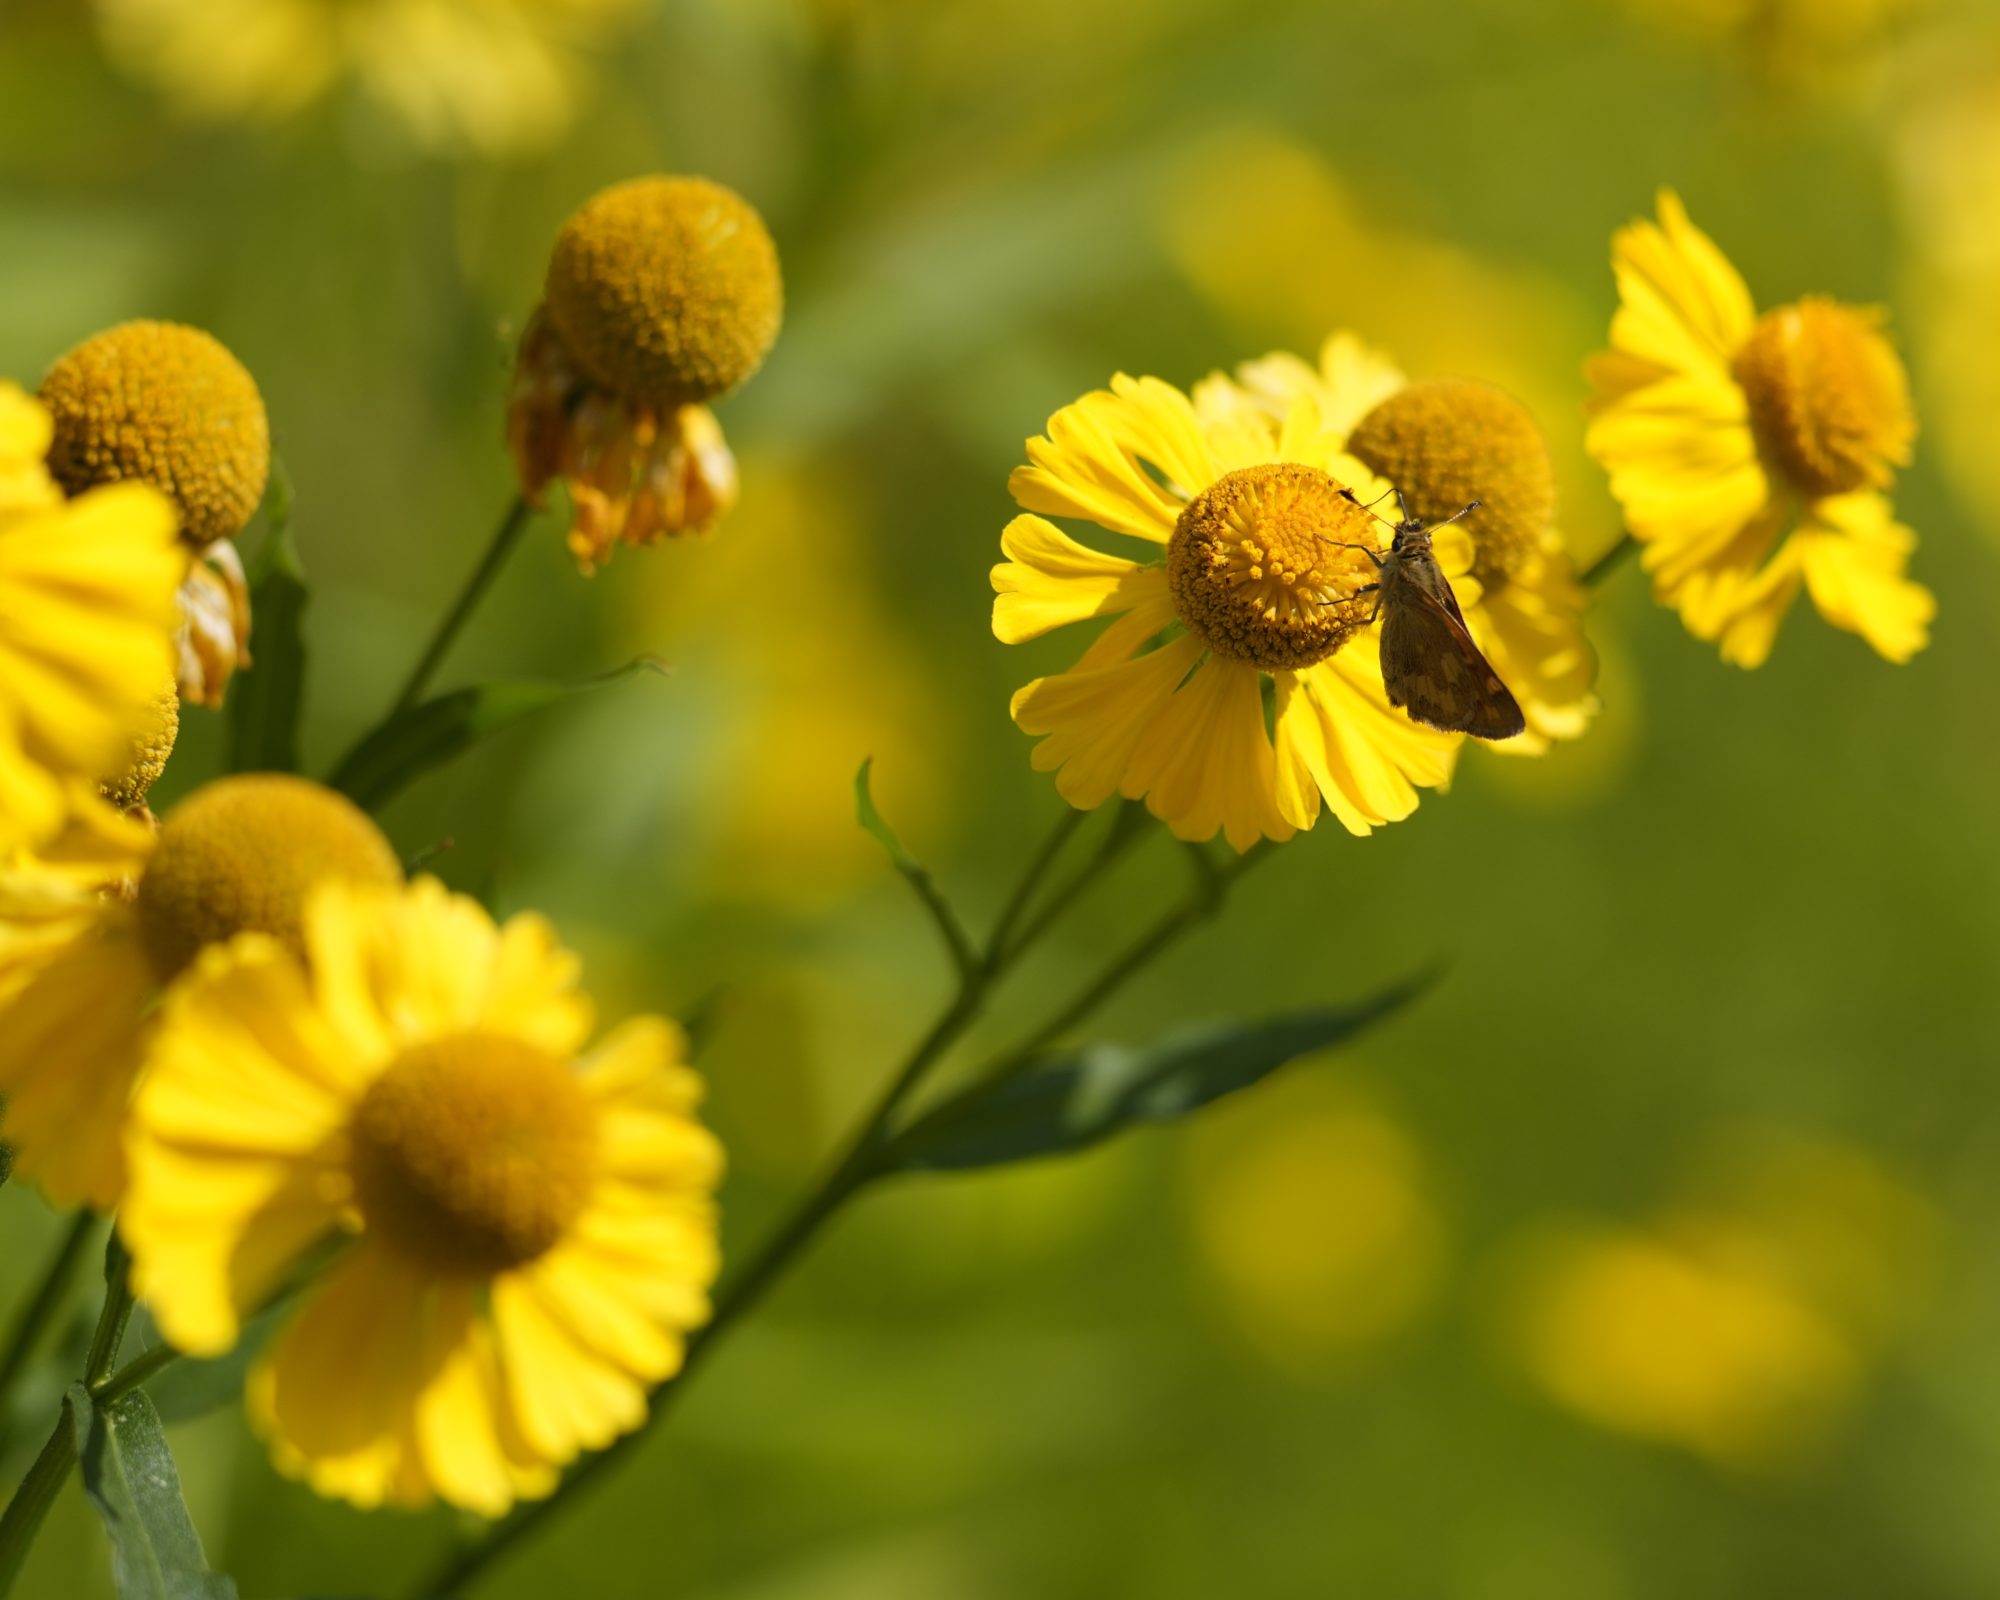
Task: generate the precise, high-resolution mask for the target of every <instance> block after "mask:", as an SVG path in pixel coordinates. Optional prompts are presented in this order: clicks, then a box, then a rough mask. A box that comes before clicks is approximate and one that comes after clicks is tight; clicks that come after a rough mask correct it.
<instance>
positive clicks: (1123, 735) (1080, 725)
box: [1013, 635, 1201, 811]
mask: <svg viewBox="0 0 2000 1600" xmlns="http://www.w3.org/2000/svg"><path fill="white" fill-rule="evenodd" d="M1200 658H1201V645H1200V644H1199V643H1198V642H1197V641H1196V640H1194V639H1192V638H1189V637H1187V636H1186V635H1183V636H1182V637H1180V638H1178V639H1176V640H1174V641H1173V642H1172V643H1171V644H1167V645H1164V646H1162V647H1161V648H1160V649H1158V650H1153V651H1150V652H1148V653H1147V654H1145V655H1142V656H1137V657H1135V658H1133V659H1132V660H1129V661H1120V662H1117V663H1115V664H1112V665H1109V666H1082V665H1079V666H1078V667H1076V668H1075V669H1073V670H1071V671H1069V672H1061V673H1057V674H1056V675H1055V676H1054V677H1050V678H1037V679H1036V680H1035V681H1034V682H1033V683H1031V684H1029V685H1028V686H1027V687H1026V688H1024V689H1022V690H1020V691H1019V692H1018V693H1017V694H1016V695H1015V696H1014V702H1013V713H1014V721H1015V722H1016V723H1017V724H1019V726H1020V727H1021V729H1022V731H1023V732H1025V733H1038V734H1045V735H1047V737H1046V738H1044V739H1043V740H1042V741H1041V742H1040V743H1039V744H1037V745H1036V746H1035V749H1034V753H1033V755H1032V757H1031V760H1032V761H1033V764H1034V766H1035V768H1036V770H1037V771H1040V772H1054V773H1055V774H1056V788H1057V789H1058V790H1059V791H1060V792H1061V794H1062V796H1063V798H1064V799H1066V800H1067V801H1069V803H1070V804H1071V805H1073V806H1077V807H1079V808H1081V809H1082V810H1085V811H1088V810H1092V809H1094V808H1095V807H1097V806H1100V805H1102V804H1103V803H1104V802H1105V801H1106V800H1108V799H1110V798H1111V796H1112V795H1114V794H1116V793H1117V792H1118V789H1119V786H1120V784H1121V783H1122V782H1123V780H1124V777H1125V769H1126V765H1127V763H1128V762H1129V761H1130V760H1131V757H1132V752H1133V750H1134V749H1135V748H1136V747H1137V746H1138V743H1139V740H1140V739H1141V737H1142V736H1143V735H1144V734H1145V731H1146V729H1147V726H1148V725H1149V724H1150V723H1151V722H1152V720H1153V719H1154V718H1155V717H1156V716H1158V715H1159V714H1160V712H1161V711H1162V710H1163V709H1164V708H1165V707H1166V705H1167V703H1168V702H1169V701H1170V700H1171V699H1172V698H1173V693H1174V687H1175V685H1177V684H1178V683H1179V682H1180V681H1181V679H1182V678H1184V677H1186V676H1187V674H1188V671H1189V669H1190V668H1192V667H1193V666H1194V664H1195V662H1196V661H1198V660H1199V659H1200Z"/></svg>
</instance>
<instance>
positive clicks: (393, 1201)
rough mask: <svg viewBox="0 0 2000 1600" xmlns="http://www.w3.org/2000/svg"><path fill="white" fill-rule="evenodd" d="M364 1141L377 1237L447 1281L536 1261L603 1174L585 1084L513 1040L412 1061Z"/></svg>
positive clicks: (458, 1045)
mask: <svg viewBox="0 0 2000 1600" xmlns="http://www.w3.org/2000/svg"><path fill="white" fill-rule="evenodd" d="M353 1137H354V1187H355V1192H356V1195H357V1197H358V1199H359V1201H360V1205H361V1215H362V1218H363V1220H364V1222H365V1223H366V1225H367V1229H368V1231H369V1232H370V1233H372V1234H374V1235H376V1236H377V1237H379V1238H380V1239H382V1240H383V1241H384V1242H385V1243H387V1244H388V1245H389V1246H390V1247H391V1248H392V1249H394V1250H396V1251H398V1252H399V1253H400V1254H402V1255H404V1256H406V1257H408V1258H409V1259H411V1260H413V1261H416V1262H418V1263H421V1264H422V1265H423V1266H425V1267H427V1268H429V1269H431V1270H433V1271H437V1272H445V1273H452V1274H457V1275H465V1276H475V1277H490V1276H491V1275H492V1274H494V1273H496V1272H504V1271H506V1270H507V1269H508V1268H510V1267H518V1266H520V1265H522V1264H523V1263H525V1262H529V1261H532V1260H534V1259H535V1258H536V1257H537V1256H539V1255H541V1254H542V1253H543V1252H544V1251H546V1250H547V1249H548V1248H549V1247H550V1246H551V1245H553V1244H555V1243H556V1241H557V1240H559V1239H560V1238H562V1236H563V1235H564V1233H565V1232H566V1231H567V1230H568V1229H569V1226H570V1224H571V1223H573V1222H574V1221H575V1220H576V1218H577V1216H578V1214H579V1213H580V1212H581V1211H582V1210H583V1207H584V1203H585V1201H586V1200H587V1199H588V1198H589V1195H590V1187H591V1182H592V1179H593V1178H594V1177H595V1174H596V1166H597V1123H596V1119H595V1117H594V1116H593V1115H592V1112H591V1106H590V1102H589V1100H588V1099H587V1098H586V1097H585V1095H584V1092H583V1086H582V1085H581V1084H580V1083H578V1082H577V1079H576V1075H575V1073H574V1072H572V1071H571V1070H570V1068H569V1067H568V1066H567V1065H566V1064H565V1063H564V1062H562V1061H560V1060H558V1059H557V1058H556V1057H554V1056H552V1055H549V1054H548V1053H547V1052H546V1051H543V1050H539V1049H537V1048H536V1047H535V1046H533V1045H530V1044H526V1043H524V1042H522V1041H521V1040H519V1039H513V1038H508V1037H506V1036H504V1035H500V1034H483V1033H466V1034H457V1035H453V1036H450V1037H447V1038H442V1039H432V1040H428V1041H426V1042H425V1043H423V1044H420V1045H416V1046H414V1047H412V1048H411V1049H409V1050H406V1051H405V1052H404V1053H403V1054H402V1055H400V1056H398V1057H397V1058H396V1059H395V1060H394V1061H393V1062H391V1063H390V1065H389V1067H388V1070H386V1071H385V1072H383V1074H382V1075H381V1076H380V1077H378V1078H377V1079H376V1080H375V1081H374V1082H373V1083H372V1084H370V1085H369V1087H368V1092H367V1093H366V1094H365V1095H363V1096H362V1098H361V1105H360V1107H359V1109H358V1110H357V1112H356V1113H355V1118H354V1124H353Z"/></svg>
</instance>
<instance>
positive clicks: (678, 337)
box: [545, 178, 784, 408]
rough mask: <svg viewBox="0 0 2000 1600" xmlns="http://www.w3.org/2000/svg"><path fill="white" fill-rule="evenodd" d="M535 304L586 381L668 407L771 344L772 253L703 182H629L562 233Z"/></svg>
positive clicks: (732, 203)
mask: <svg viewBox="0 0 2000 1600" xmlns="http://www.w3.org/2000/svg"><path fill="white" fill-rule="evenodd" d="M545 303H546V306H547V309H548V315H549V320H550V321H551V322H552V323H553V324H554V325H555V328H556V331H557V333H559V334H560V335H561V337H562V340H563V342H564V344H565V345H566V346H567V347H568V349H569V350H570V352H571V353H572V354H573V355H574V356H575V358H576V360H577V361H578V363H579V364H580V365H581V366H582V367H583V369H584V370H585V371H586V372H587V373H588V374H589V375H590V377H591V378H592V379H593V380H595V381H596V382H597V383H599V384H602V385H603V386H604V387H605V388H607V389H609V390H611V391H612V392H613V393H615V394H617V395H619V396H620V397H621V398H623V399H625V400H627V401H629V402H631V403H633V404H636V405H647V406H658V407H662V408H669V407H673V406H682V405H695V404H699V403H700V402H702V401H704V400H709V399H712V398H714V397H715V396H716V395H718V394H721V393H722V392H723V391H724V390H726V389H733V388H734V387H735V386H736V385H737V384H739V383H741V382H742V381H743V380H744V379H745V378H747V377H749V376H750V374H751V373H753V372H755V371H756V370H757V367H758V364H759V363H760V362H762V361H763V359H764V354H765V352H766V351H768V350H769V349H770V348H771V343H772V341H773V340H774V339H776V338H777V336H778V323H779V320H780V318H781V317H782V315H783V311H784V291H783V287H782V285H781V283H780V281H779V276H778V252H777V247H776V246H774V245H773V244H772V243H771V235H770V234H769V233H768V232H767V231H766V230H765V227H764V222H763V219H762V218H761V217H759V216H758V215H757V212H756V210H755V209H754V208H753V207H752V206H750V205H749V204H748V203H747V202H746V201H744V200H743V199H742V198H741V197H740V196H739V195H737V194H735V193H734V192H732V191H731V190H728V189H725V188H723V187H722V185H720V184H717V183H710V182H708V181H707V180H706V179H703V178H635V179H633V180H632V181H631V182H629V183H621V184H616V185H614V186H613V187H611V188H609V189H606V190H605V191H603V193H601V194H599V195H597V196H596V197H594V198H593V199H591V200H590V201H588V202H587V203H585V205H584V206H583V207H582V208H581V209H580V210H578V211H577V212H576V214H575V215H574V216H572V217H571V218H570V219H569V221H568V222H567V223H565V224H564V225H563V230H562V232H561V233H560V234H559V235H558V236H557V238H556V245H555V250H554V252H553V253H552V255H551V256H550V258H549V276H548V286H547V291H546V296H545Z"/></svg>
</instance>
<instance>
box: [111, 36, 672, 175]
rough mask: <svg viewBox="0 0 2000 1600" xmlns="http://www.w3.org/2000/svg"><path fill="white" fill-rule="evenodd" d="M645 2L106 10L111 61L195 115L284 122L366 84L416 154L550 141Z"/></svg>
mask: <svg viewBox="0 0 2000 1600" xmlns="http://www.w3.org/2000/svg"><path fill="white" fill-rule="evenodd" d="M636 9H637V0H97V13H98V20H99V25H100V28H101V31H102V34H103V38H104V44H105V48H106V50H107V51H108V53H109V54H110V55H111V57H112V58H113V59H114V60H115V61H117V62H118V63H119V65H120V66H122V67H123V68H124V69H125V70H126V71H128V72H130V73H131V74H132V75H133V76H134V77H136V78H141V79H145V80H148V81H150V82H152V83H154V84H156V85H157V86H158V87H159V88H160V90H161V91H162V92H163V93H164V94H165V96H166V97H167V99H168V101H169V103H170V104H171V105H172V106H173V107H174V108H175V109H176V110H177V111H178V112H180V113H181V114H182V115H184V116H188V117H191V118H196V119H200V120H204V121H242V120H252V121H275V120H277V119H279V118H282V117H286V116H290V115H292V114H294V113H296V112H298V111H299V110H301V109H303V108H304V107H305V106H307V105H309V104H311V103H312V102H314V101H316V100H319V99H321V98H323V97H324V96H326V95H327V94H329V93H330V92H331V91H333V90H334V89H335V88H336V87H337V86H339V85H340V84H342V83H344V82H352V83H353V84H354V85H355V86H356V88H357V89H358V90H359V92H360V95H361V98H362V100H363V101H364V103H366V104H368V105H370V106H373V107H375V108H377V109H378V110H380V111H381V112H383V113H386V114H387V116H388V117H389V118H390V119H391V120H392V121H393V122H394V123H395V124H396V125H398V126H399V127H400V128H401V129H402V130H403V131H404V133H405V134H406V135H407V136H408V137H409V138H410V139H411V140H412V141H413V142H415V143H416V144H419V145H422V146H424V147H426V148H429V149H432V150H437V151H441V152H445V153H451V154H457V153H461V152H470V153H477V154H486V155H497V154H505V153H509V152H516V151H523V150H531V149H535V148H538V147H541V146H543V145H546V144H548V143H550V142H551V141H552V140H553V139H554V138H555V137H556V136H557V135H558V134H560V133H561V132H562V130H563V129H564V128H565V127H566V126H567V125H568V124H569V122H570V119H571V117H572V116H573V114H574V112H575V109H576V106H577V103H578V100H579V97H580V96H581V95H582V93H583V92H584V90H585V88H586V85H587V81H588V70H587V63H588V50H589V47H590V46H592V45H593V44H594V43H596V42H597V41H599V40H600V39H602V38H603V37H605V36H606V35H607V34H609V33H610V32H612V31H613V30H614V29H615V28H616V27H617V26H618V25H619V24H621V23H622V22H624V21H625V20H626V19H627V18H628V17H629V16H631V15H632V13H633V12H634V11H635V10H636Z"/></svg>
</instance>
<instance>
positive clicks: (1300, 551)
mask: <svg viewBox="0 0 2000 1600" xmlns="http://www.w3.org/2000/svg"><path fill="white" fill-rule="evenodd" d="M1355 544H1361V545H1366V546H1368V547H1369V548H1370V549H1374V548H1377V547H1379V546H1380V544H1381V539H1380V536H1379V535H1378V533H1377V531H1376V523H1375V520H1374V518H1373V517H1371V516H1370V515H1369V514H1368V513H1367V512H1366V511H1364V510H1363V509H1362V508H1361V507H1360V506H1357V505H1356V504H1355V503H1354V502H1353V501H1351V500H1349V499H1348V498H1347V497H1346V496H1345V495H1344V494H1343V493H1342V492H1341V486H1340V484H1339V483H1338V482H1336V481H1335V480H1334V479H1333V478H1331V477H1329V476H1328V475H1327V474H1326V473H1324V472H1321V471H1320V470H1319V469H1318V468H1317V467H1305V466H1297V465H1294V464H1291V463H1278V464H1274V465H1271V466H1263V467H1244V468H1242V469H1241V470H1240V471H1237V472H1232V473H1229V474H1227V475H1226V476H1224V477H1222V478H1218V479H1217V480H1216V481H1215V482H1214V483H1212V484H1210V485H1209V486H1208V488H1206V489H1204V490H1203V491H1202V492H1201V493H1200V494H1198V495H1196V496H1195V497H1194V499H1193V500H1191V501H1190V502H1189V503H1188V507H1187V509H1186V510H1185V511H1183V512H1182V513H1181V514H1180V520H1179V521H1178V522H1176V523H1175V524H1174V532H1173V537H1172V538H1171V539H1170V540H1168V542H1167V584H1168V587H1169V588H1170V589H1171V590H1172V592H1173V597H1174V606H1175V608H1176V610H1177V611H1178V612H1179V614H1180V619H1181V621H1182V622H1183V623H1185V624H1186V625H1187V629H1188V632H1190V633H1192V634H1193V635H1194V636H1195V637H1196V638H1198V639H1200V640H1201V642H1202V643H1203V644H1205V645H1207V646H1208V647H1209V649H1211V650H1213V651H1214V652H1215V653H1216V654H1217V655H1220V656H1227V657H1229V658H1230V659H1231V660H1233V661H1245V662H1249V663H1250V664H1251V665H1253V666H1257V667H1262V668H1263V669H1264V670H1265V671H1267V672H1286V671H1292V670H1295V669H1297V668H1299V667H1307V666H1311V665H1312V663H1313V662H1315V661H1320V660H1323V659H1325V658H1326V657H1327V656H1330V655H1332V654H1333V652H1334V651H1336V650H1338V649H1339V648H1340V646H1341V645H1342V643H1343V642H1345V640H1346V639H1347V636H1348V635H1349V634H1351V633H1352V632H1354V630H1355V629H1356V628H1357V627H1359V626H1360V625H1361V624H1362V623H1363V622H1365V621H1366V620H1367V617H1368V614H1369V612H1370V610H1371V609H1372V606H1371V605H1370V603H1369V599H1368V597H1365V596H1364V597H1362V598H1359V599H1357V598H1356V591H1357V590H1358V589H1360V588H1361V587H1362V586H1364V585H1366V584H1370V583H1373V582H1374V581H1375V566H1374V563H1373V562H1371V561H1370V560H1369V559H1368V557H1367V556H1366V555H1365V554H1364V553H1363V552H1361V551H1359V550H1353V549H1348V548H1345V547H1346V546H1348V545H1355Z"/></svg>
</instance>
